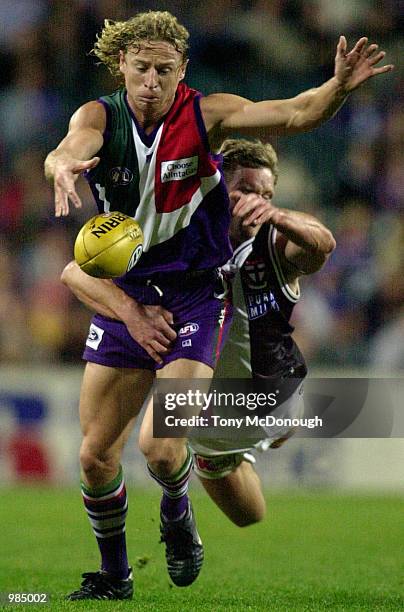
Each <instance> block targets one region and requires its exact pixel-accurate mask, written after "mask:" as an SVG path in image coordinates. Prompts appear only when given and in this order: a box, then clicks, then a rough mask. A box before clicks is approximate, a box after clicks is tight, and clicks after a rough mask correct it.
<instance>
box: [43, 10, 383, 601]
mask: <svg viewBox="0 0 404 612" xmlns="http://www.w3.org/2000/svg"><path fill="white" fill-rule="evenodd" d="M188 36H189V35H188V32H187V31H186V29H185V28H184V27H183V26H182V25H181V24H179V23H178V21H177V20H176V18H175V17H173V16H172V15H171V14H170V13H167V12H153V11H150V12H148V13H140V14H137V15H135V16H134V17H133V18H132V19H130V20H128V21H125V22H110V21H107V22H106V23H105V27H104V29H103V32H102V34H101V35H100V36H99V37H98V39H97V42H96V44H95V48H94V53H95V55H96V56H97V57H98V59H99V60H100V61H101V62H102V63H104V64H105V65H106V66H107V67H108V68H109V70H110V71H111V72H112V73H113V74H114V75H115V76H116V77H118V78H119V79H120V80H121V81H122V83H123V84H124V87H122V88H121V89H119V90H118V91H117V92H115V93H114V94H112V95H109V96H102V97H101V98H99V99H98V100H94V101H91V102H87V103H86V104H84V105H83V106H81V107H80V108H79V109H78V110H77V111H76V112H75V113H74V114H73V116H72V118H71V120H70V125H69V130H68V133H67V135H66V136H65V138H63V140H62V141H61V142H60V144H59V145H58V146H57V148H56V149H55V150H54V151H52V152H51V153H50V154H49V155H48V156H47V158H46V161H45V174H46V176H47V178H48V179H49V180H51V181H52V182H53V184H54V189H55V214H56V216H64V215H67V214H68V213H69V202H70V203H72V204H73V205H74V206H75V207H80V206H81V202H80V199H79V197H78V195H77V192H76V189H75V181H76V179H77V177H78V175H79V174H80V173H82V172H86V173H87V175H88V180H89V182H90V185H91V188H92V191H93V193H94V196H95V199H96V202H97V205H98V207H99V210H100V211H104V212H108V211H110V210H118V211H121V212H124V213H127V214H130V215H131V216H133V217H134V218H136V220H137V221H139V223H140V225H141V227H142V229H143V233H144V236H145V249H144V254H143V256H142V258H141V259H140V261H139V263H138V264H137V265H136V266H135V267H134V268H133V269H132V270H131V271H130V272H129V273H128V274H127V275H125V276H124V277H120V278H119V279H117V280H116V281H115V282H112V281H111V282H109V281H96V280H95V279H92V280H93V281H94V283H95V284H92V285H91V286H90V283H89V286H88V287H89V289H88V292H87V293H84V299H85V300H86V299H87V300H88V302H89V303H90V302H91V303H92V304H93V305H94V307H95V310H96V311H97V313H98V314H97V315H96V318H95V319H94V320H93V322H92V327H91V330H90V334H89V337H88V340H87V344H86V351H85V359H86V360H87V362H88V363H87V365H86V369H85V373H84V379H83V385H82V391H81V398H80V418H81V425H82V431H83V442H82V446H81V452H80V462H81V468H82V491H83V499H84V503H85V507H86V510H87V512H88V515H89V517H90V520H91V522H92V525H93V528H94V532H95V534H96V537H97V541H98V545H99V548H100V552H101V557H102V563H101V570H100V571H98V572H90V573H86V574H85V576H84V580H83V583H82V586H81V588H80V589H79V590H78V591H75V592H74V593H73V594H72V595H71V599H91V598H96V599H97V598H105V599H122V598H129V597H131V596H132V591H133V584H132V577H131V572H130V568H129V565H128V560H127V555H126V544H125V533H124V532H125V516H126V511H127V499H126V493H125V486H124V480H123V474H122V468H121V466H120V455H121V449H122V447H123V445H124V443H125V441H126V437H127V431H128V429H130V426H131V423H132V421H133V419H134V418H135V417H136V415H137V414H138V412H139V410H140V408H141V406H142V404H143V402H144V400H145V398H146V397H147V394H148V392H149V390H150V388H151V384H152V381H153V378H154V377H155V376H157V377H158V378H182V379H184V378H185V379H187V378H188V379H193V378H205V379H209V378H211V377H212V374H213V370H214V366H215V364H216V360H217V356H218V355H219V353H220V349H221V345H222V344H223V341H224V339H225V337H226V333H227V329H228V326H229V324H230V319H231V304H230V303H229V302H228V301H227V300H226V298H225V297H224V293H225V292H222V293H219V294H218V293H217V291H215V290H216V288H217V272H216V271H217V268H218V267H219V266H221V265H223V264H224V263H225V261H226V260H227V259H228V256H229V254H230V245H229V240H228V225H229V221H230V216H229V208H228V199H227V193H226V190H225V188H224V184H223V180H222V177H221V174H220V171H219V169H218V162H217V159H216V157H215V154H216V153H217V152H218V151H219V149H220V146H221V144H222V142H223V140H224V139H225V138H226V137H228V136H229V135H230V134H232V133H234V132H244V133H246V134H250V135H261V136H262V135H265V136H270V135H272V134H274V133H276V134H293V133H297V132H302V131H307V130H311V129H314V128H316V127H317V126H319V125H321V124H322V123H324V122H325V121H326V120H328V119H329V118H331V117H332V116H333V115H334V114H335V113H336V112H337V110H338V109H339V108H340V106H341V105H342V104H343V102H344V101H345V99H346V98H347V96H348V95H349V94H350V92H352V91H353V90H354V89H356V88H357V87H358V86H359V85H361V84H362V83H364V82H365V81H367V80H368V79H369V78H371V77H373V76H375V75H379V74H382V73H385V72H389V71H390V70H392V68H393V67H392V66H391V65H385V66H380V67H378V66H377V65H378V64H379V62H380V61H381V60H382V59H383V57H384V52H383V51H379V50H378V46H377V45H376V44H368V40H367V38H364V37H363V38H361V39H359V40H358V41H357V43H356V44H355V45H354V47H353V48H352V49H351V50H350V51H348V48H347V42H346V39H345V37H344V36H341V37H340V39H339V42H338V45H337V51H336V56H335V71H334V76H333V77H332V78H331V79H329V80H328V81H326V82H325V83H323V84H322V85H321V86H319V87H316V88H313V89H310V90H308V91H305V92H303V93H300V94H298V95H297V96H295V97H294V98H290V99H286V100H267V101H262V102H257V103H254V102H251V101H250V100H247V99H244V98H241V97H240V96H237V95H233V94H213V95H209V96H206V97H202V96H201V95H200V94H199V93H198V92H196V91H195V90H192V89H190V88H188V87H187V86H186V85H185V84H184V83H182V81H183V79H184V77H185V72H186V66H187V61H188V60H187V49H188ZM265 214H266V209H265V208H261V209H260V208H258V209H257V210H256V211H255V213H254V215H256V217H255V219H256V220H257V221H258V222H262V221H263V220H264V218H265ZM179 288H180V289H179ZM218 295H220V296H221V297H217V296H218ZM107 311H108V313H109V314H107V315H105V314H104V313H105V312H107ZM111 315H112V316H111ZM188 323H197V324H198V328H199V331H198V334H196V335H195V338H194V340H193V342H192V344H191V345H189V343H188V342H186V343H184V342H183V341H182V338H181V335H180V332H181V330H182V328H183V327H184V326H185V325H187V324H188ZM128 339H129V341H130V343H131V345H130V346H131V349H130V350H131V353H130V356H128V358H127V359H126V360H125V359H123V358H122V353H120V352H119V351H117V350H116V348H117V346H120V347H122V346H123V345H125V343H127V341H128ZM133 340H134V342H132V341H133ZM129 362H130V365H129ZM151 411H152V407H151V405H150V406H149V408H148V411H147V413H146V418H145V421H144V427H143V429H142V437H141V441H140V444H141V450H142V452H143V453H144V455H145V458H146V460H147V463H148V467H149V471H150V475H151V476H152V477H153V478H154V479H155V480H156V481H157V482H158V483H159V485H160V486H161V487H162V490H163V496H162V503H161V535H162V539H163V540H164V541H165V543H166V559H167V565H168V570H169V574H170V576H171V578H172V580H173V582H174V583H175V584H177V585H178V586H186V585H188V584H191V583H192V582H193V581H194V580H195V579H196V577H197V576H198V573H199V571H200V569H201V566H202V562H203V548H202V544H201V541H200V538H199V536H198V533H197V531H196V527H195V522H194V518H193V513H192V508H191V505H190V502H189V500H188V496H187V483H188V479H189V474H190V470H191V464H192V457H191V455H190V453H189V450H188V448H187V444H186V440H185V439H181V438H168V439H166V440H163V441H162V440H160V439H159V440H157V439H155V438H153V433H152V427H151V422H152V418H151Z"/></svg>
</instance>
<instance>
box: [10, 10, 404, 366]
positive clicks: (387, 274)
mask: <svg viewBox="0 0 404 612" xmlns="http://www.w3.org/2000/svg"><path fill="white" fill-rule="evenodd" d="M161 4H162V3H161V2H156V1H151V0H150V1H138V2H136V7H135V8H133V3H132V2H131V1H130V0H73V1H72V2H69V3H66V2H64V1H63V0H19V1H18V2H17V3H15V2H14V1H12V0H2V2H1V4H0V23H1V24H2V27H1V28H0V75H1V77H0V206H1V215H0V252H1V257H0V363H21V364H32V363H36V364H38V363H49V364H55V363H56V364H57V363H79V362H80V357H81V351H82V346H83V340H84V338H85V335H86V332H87V327H88V322H89V319H90V313H89V312H88V311H87V310H86V309H85V308H84V307H83V306H82V305H81V304H80V303H79V302H78V301H77V300H76V299H75V298H74V297H73V296H72V295H71V294H70V293H69V292H68V290H67V289H66V287H64V286H63V285H62V284H61V282H60V280H59V277H60V273H61V271H62V269H63V267H64V265H65V264H66V263H67V262H68V261H69V260H70V259H71V258H72V252H73V242H74V237H75V235H76V233H77V231H78V229H79V228H80V226H81V225H82V223H83V222H84V221H85V220H86V219H87V218H89V217H90V216H92V215H93V214H95V212H96V209H95V205H94V204H93V201H92V196H91V194H90V192H89V190H88V188H87V186H86V185H85V182H84V180H81V179H80V180H81V183H80V195H81V197H82V199H83V201H84V206H83V208H82V209H81V210H80V211H74V213H73V214H72V215H70V216H69V217H67V218H62V219H55V218H54V216H53V197H52V191H51V188H50V186H49V185H47V184H46V182H45V179H44V178H43V159H44V157H45V155H46V152H47V151H49V150H50V149H52V148H54V146H55V145H56V143H57V142H58V141H59V140H60V139H61V137H62V136H63V131H64V129H65V126H66V122H67V120H68V117H69V116H70V115H71V114H72V112H73V110H74V109H75V108H76V107H77V106H78V105H79V104H80V103H82V102H83V101H84V100H85V99H93V98H97V96H98V95H99V94H100V93H101V92H106V91H112V90H113V89H114V83H113V81H112V80H111V79H110V77H109V75H108V73H107V71H106V70H105V69H104V68H103V67H100V68H99V70H91V66H93V65H94V63H95V58H93V57H91V56H89V55H85V54H83V51H82V50H83V48H85V49H88V50H90V49H91V47H92V45H93V41H94V39H95V35H96V33H97V32H99V31H100V28H101V26H102V23H103V19H104V17H105V16H108V17H109V18H112V19H118V20H119V19H127V18H129V17H130V16H131V14H133V13H134V12H138V11H140V10H148V9H151V10H156V9H159V10H161V9H162V8H164V9H167V10H169V11H171V12H173V13H174V14H176V15H177V16H178V17H179V18H180V19H181V21H182V22H183V23H184V25H186V27H187V28H188V29H189V30H190V32H191V41H192V45H191V55H190V57H191V61H190V65H189V69H188V75H187V83H188V84H189V85H190V86H193V87H195V88H197V89H201V90H202V91H203V92H204V93H211V92H214V91H237V92H238V93H239V94H240V95H242V96H245V97H247V98H250V99H252V100H258V99H262V98H265V97H266V98H285V97H290V96H293V95H295V94H296V93H298V92H299V91H301V90H303V89H306V88H308V87H310V86H313V85H316V84H319V83H321V82H322V81H323V80H325V79H326V78H328V77H329V76H331V74H330V73H331V70H332V66H333V61H334V53H335V47H336V43H337V40H338V36H339V34H341V33H343V34H345V35H346V36H347V38H348V43H352V42H353V41H355V40H356V39H357V38H358V37H359V36H361V35H364V34H366V35H367V36H369V38H370V39H371V38H372V37H373V36H374V38H375V39H377V41H378V43H379V44H380V45H381V46H382V47H383V48H384V49H386V51H387V52H388V57H389V61H391V62H392V63H394V64H395V65H396V70H395V71H394V72H393V73H392V75H389V77H387V78H384V79H380V80H378V79H375V80H374V81H371V82H370V83H368V84H367V85H366V87H365V88H364V89H363V90H361V91H360V92H356V94H355V96H354V97H352V99H349V100H348V101H347V103H346V104H345V106H344V107H343V109H342V110H341V111H340V113H339V114H338V116H337V117H336V118H334V119H333V120H332V121H330V122H329V123H327V124H326V125H325V126H323V127H322V128H320V129H318V130H316V131H315V132H313V133H310V134H305V135H301V136H296V137H293V138H290V137H289V138H285V139H279V140H277V141H276V142H275V143H274V144H275V145H276V148H277V150H278V153H279V158H280V163H281V164H282V176H281V179H280V181H279V186H278V189H277V198H276V202H277V204H278V205H280V206H286V207H292V208H297V209H300V210H304V211H307V212H314V213H315V214H316V215H317V216H319V217H320V218H322V219H323V220H324V221H325V222H326V223H327V225H328V226H329V227H330V228H331V229H332V230H333V233H334V235H335V237H336V240H337V249H336V251H335V252H334V254H333V255H332V257H331V258H330V260H329V262H328V264H327V265H326V266H325V268H324V270H323V271H322V272H320V273H319V274H317V275H316V276H315V277H313V278H310V279H309V280H308V282H306V283H305V282H304V281H303V283H302V288H303V298H302V300H301V302H300V304H299V305H298V307H297V308H296V309H295V312H296V319H297V321H298V322H299V325H298V330H299V333H298V335H297V341H298V343H299V344H300V345H301V348H302V350H303V352H304V353H305V355H306V357H307V360H308V363H309V365H310V366H318V367H334V366H336V367H338V366H349V367H374V368H376V369H378V370H380V371H383V370H384V371H398V370H400V369H403V368H404V306H403V304H404V300H403V298H404V274H403V272H404V270H403V265H402V261H403V255H404V253H403V251H404V246H403V245H404V215H403V209H404V189H403V187H404V185H403V183H404V178H403V177H404V175H403V172H402V168H403V167H404V150H403V147H402V144H403V141H404V111H403V105H402V98H403V91H404V87H403V84H404V81H403V78H402V71H401V66H400V62H402V59H401V57H402V53H401V57H400V53H399V49H400V47H401V48H402V43H403V38H404V37H403V33H402V29H400V26H401V28H402V22H401V23H400V15H399V3H397V2H395V1H394V0H356V2H355V3H352V2H350V0H340V1H339V2H338V3H335V2H331V1H329V0H311V1H309V2H307V1H306V2H303V1H300V0H293V1H292V0H273V1H271V2H268V1H267V0H220V2H217V0H206V1H205V2H204V3H203V5H200V6H199V5H197V4H195V5H193V3H186V2H183V1H180V0H166V2H164V7H162V6H161ZM89 68H90V69H89Z"/></svg>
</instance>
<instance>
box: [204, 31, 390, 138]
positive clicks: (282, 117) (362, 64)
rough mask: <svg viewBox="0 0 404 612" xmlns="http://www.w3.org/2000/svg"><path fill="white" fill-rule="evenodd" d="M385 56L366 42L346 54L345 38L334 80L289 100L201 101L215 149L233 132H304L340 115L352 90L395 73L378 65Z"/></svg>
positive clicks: (225, 96)
mask: <svg viewBox="0 0 404 612" xmlns="http://www.w3.org/2000/svg"><path fill="white" fill-rule="evenodd" d="M384 55H385V53H384V51H380V52H378V46H377V45H376V44H370V45H368V44H367V38H361V39H359V40H358V42H357V43H356V45H355V46H354V47H353V49H352V50H351V51H350V52H349V53H347V43H346V40H345V37H344V36H341V37H340V39H339V42H338V46H337V53H336V56H335V71H334V76H333V77H332V78H331V79H329V80H328V81H326V82H325V83H323V84H322V85H321V86H320V87H316V88H313V89H309V90H307V91H304V92H302V93H300V94H299V95H297V96H295V97H294V98H289V99H285V100H265V101H262V102H251V101H250V100H246V99H244V98H241V97H239V96H234V95H230V94H213V95H210V96H207V97H206V98H202V100H201V110H202V115H203V118H204V121H205V126H206V129H207V131H208V132H209V139H210V142H211V146H212V147H213V148H216V147H217V146H219V145H220V143H221V142H222V140H223V138H226V137H227V136H229V135H230V134H233V133H234V132H242V133H244V134H250V135H254V136H259V137H265V136H271V135H273V134H274V133H275V134H276V133H278V134H291V133H292V134H293V133H297V132H303V131H307V130H311V129H313V128H315V127H317V126H319V125H321V124H322V123H324V122H325V121H327V120H328V119H330V118H331V117H332V116H333V115H334V114H335V113H336V112H337V111H338V109H339V108H340V106H341V105H342V104H343V103H344V101H345V99H346V98H347V96H348V95H349V93H350V92H351V91H353V90H354V89H356V88H357V87H358V86H359V85H361V84H362V83H364V82H365V81H367V80H368V79H369V78H371V77H373V76H376V75H378V74H382V73H384V72H389V71H390V70H392V69H393V66H392V65H391V64H389V65H385V66H381V67H375V66H376V64H377V63H379V62H380V61H381V60H382V59H383V57H384Z"/></svg>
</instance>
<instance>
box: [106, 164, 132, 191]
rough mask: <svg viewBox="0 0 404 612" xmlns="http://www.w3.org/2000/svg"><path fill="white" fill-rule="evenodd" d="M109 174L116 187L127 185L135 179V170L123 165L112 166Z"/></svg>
mask: <svg viewBox="0 0 404 612" xmlns="http://www.w3.org/2000/svg"><path fill="white" fill-rule="evenodd" d="M109 176H110V179H111V181H112V185H113V186H114V187H118V185H120V186H122V187H124V186H125V185H129V183H130V182H131V181H132V180H133V172H132V171H131V170H129V168H123V167H121V166H117V167H116V168H112V170H110V172H109Z"/></svg>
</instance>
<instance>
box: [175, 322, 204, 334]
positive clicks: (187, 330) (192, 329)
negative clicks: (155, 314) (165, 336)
mask: <svg viewBox="0 0 404 612" xmlns="http://www.w3.org/2000/svg"><path fill="white" fill-rule="evenodd" d="M198 330H199V325H198V323H187V324H186V325H184V327H181V329H180V331H179V332H178V335H179V336H181V338H185V337H186V336H192V334H196V332H197V331H198Z"/></svg>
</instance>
